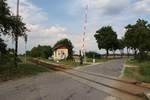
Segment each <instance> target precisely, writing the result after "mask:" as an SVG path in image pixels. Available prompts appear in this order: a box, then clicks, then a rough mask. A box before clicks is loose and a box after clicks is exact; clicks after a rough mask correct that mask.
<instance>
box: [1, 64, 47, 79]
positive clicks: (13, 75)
mask: <svg viewBox="0 0 150 100" xmlns="http://www.w3.org/2000/svg"><path fill="white" fill-rule="evenodd" d="M42 72H48V70H47V69H46V68H44V67H42V66H39V65H35V64H31V63H27V64H24V63H19V64H18V67H17V69H16V68H15V67H14V66H13V64H10V63H7V64H5V65H0V81H7V80H12V79H17V78H21V77H27V76H32V75H37V74H39V73H42Z"/></svg>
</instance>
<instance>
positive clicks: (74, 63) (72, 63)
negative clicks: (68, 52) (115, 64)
mask: <svg viewBox="0 0 150 100" xmlns="http://www.w3.org/2000/svg"><path fill="white" fill-rule="evenodd" d="M38 59H40V60H42V61H44V62H46V63H57V64H61V65H64V66H66V67H77V66H84V65H89V64H91V63H92V62H93V59H92V58H86V61H87V62H86V63H84V64H83V65H81V64H80V62H78V61H75V60H60V61H59V62H56V61H53V60H49V59H44V58H38ZM108 60H109V59H106V58H101V59H95V61H96V63H98V62H106V61H108Z"/></svg>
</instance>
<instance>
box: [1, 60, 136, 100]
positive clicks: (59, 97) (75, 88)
mask: <svg viewBox="0 0 150 100" xmlns="http://www.w3.org/2000/svg"><path fill="white" fill-rule="evenodd" d="M122 63H123V60H113V61H109V62H105V63H104V64H100V65H94V66H90V67H86V68H82V69H79V70H86V71H90V72H95V73H102V74H109V75H113V76H118V75H119V74H120V70H121V67H122ZM113 91H114V90H112V89H109V88H106V87H104V86H100V85H97V84H94V83H90V82H88V81H85V80H82V79H80V78H77V77H74V76H71V75H68V74H66V73H63V72H51V73H43V74H40V75H38V76H33V77H30V78H25V79H20V80H17V81H8V82H6V83H3V84H1V85H0V100H123V99H122V98H120V97H121V96H120V97H119V96H117V95H120V93H119V92H116V93H118V94H114V92H113ZM124 100H126V98H124ZM128 100H129V99H128ZM130 100H133V99H130ZM135 100H138V99H135Z"/></svg>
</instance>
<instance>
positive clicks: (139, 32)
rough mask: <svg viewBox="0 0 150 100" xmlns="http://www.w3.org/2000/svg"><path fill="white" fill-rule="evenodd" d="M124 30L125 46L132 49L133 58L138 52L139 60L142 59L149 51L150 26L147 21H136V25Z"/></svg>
mask: <svg viewBox="0 0 150 100" xmlns="http://www.w3.org/2000/svg"><path fill="white" fill-rule="evenodd" d="M125 28H126V33H125V43H126V46H128V47H130V48H132V49H134V51H135V56H136V53H137V51H139V55H140V59H143V58H144V53H145V51H149V48H150V42H149V40H150V25H149V24H148V22H147V21H145V20H142V19H138V20H137V22H136V24H133V25H131V24H130V25H128V26H126V27H125Z"/></svg>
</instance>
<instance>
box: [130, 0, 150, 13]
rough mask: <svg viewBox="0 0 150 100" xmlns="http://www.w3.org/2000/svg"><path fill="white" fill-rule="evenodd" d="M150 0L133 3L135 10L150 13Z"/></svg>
mask: <svg viewBox="0 0 150 100" xmlns="http://www.w3.org/2000/svg"><path fill="white" fill-rule="evenodd" d="M149 5H150V0H139V1H137V2H136V3H135V4H133V5H132V6H133V11H135V12H136V13H149V12H150V6H149Z"/></svg>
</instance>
